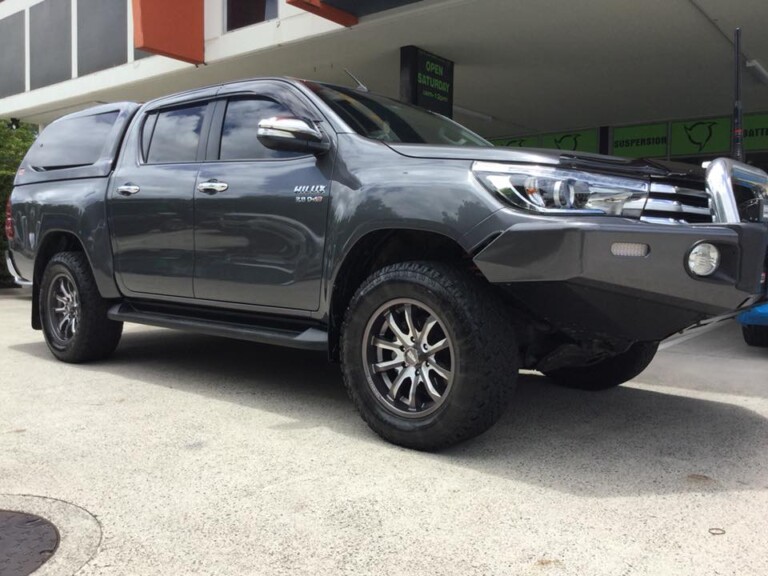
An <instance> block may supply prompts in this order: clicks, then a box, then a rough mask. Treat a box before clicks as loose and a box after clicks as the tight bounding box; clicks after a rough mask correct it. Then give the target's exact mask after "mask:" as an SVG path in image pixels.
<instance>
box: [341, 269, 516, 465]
mask: <svg viewBox="0 0 768 576" xmlns="http://www.w3.org/2000/svg"><path fill="white" fill-rule="evenodd" d="M505 318H506V313H505V310H504V309H503V304H502V303H501V302H500V301H498V300H497V297H496V294H495V293H493V292H492V291H491V290H490V287H489V286H487V285H486V284H484V283H483V282H481V281H480V280H478V279H477V278H475V277H473V276H472V275H470V274H469V273H467V272H466V271H464V270H462V269H459V268H458V265H457V266H450V265H448V264H443V263H432V262H408V263H401V264H395V265H392V266H388V267H386V268H383V269H381V270H379V271H378V272H376V273H375V274H373V275H372V276H371V277H370V278H368V280H366V281H365V282H364V283H363V285H362V286H361V287H360V289H359V290H358V291H357V293H356V294H355V296H354V298H353V299H352V302H351V303H350V305H349V308H348V309H347V312H346V315H345V322H344V328H343V333H342V342H341V351H342V364H343V372H344V382H345V385H346V387H347V391H348V393H349V395H350V397H351V398H352V400H353V401H354V403H355V405H356V406H357V409H358V410H359V412H360V414H361V416H362V417H363V419H364V420H365V421H366V422H367V423H368V425H369V426H370V427H371V428H372V429H373V430H374V431H375V432H376V433H377V434H379V435H380V436H381V437H382V438H384V439H386V440H388V441H390V442H392V443H394V444H399V445H401V446H406V447H409V448H415V449H418V450H437V449H440V448H445V447H447V446H450V445H453V444H456V443H458V442H461V441H463V440H466V439H469V438H472V437H474V436H477V435H478V434H481V433H482V432H484V431H485V430H487V429H488V428H490V427H491V426H492V425H493V424H494V423H495V422H496V421H497V420H498V419H499V417H500V416H501V415H502V414H503V412H504V409H505V408H506V406H507V403H508V401H509V399H510V397H511V395H512V392H513V390H514V385H515V382H516V379H517V369H518V350H517V344H516V339H515V334H514V331H513V330H512V327H511V323H509V322H505V321H504V319H505Z"/></svg>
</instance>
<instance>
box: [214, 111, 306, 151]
mask: <svg viewBox="0 0 768 576" xmlns="http://www.w3.org/2000/svg"><path fill="white" fill-rule="evenodd" d="M292 115H293V114H291V111H290V110H288V108H286V107H285V106H283V105H282V104H280V103H279V102H276V101H275V100H271V99H269V98H250V99H244V100H230V101H229V102H228V103H227V112H226V114H225V115H224V124H223V126H222V129H221V149H220V151H219V160H265V159H270V158H292V157H296V156H303V155H304V154H302V153H300V152H285V151H279V150H271V149H269V148H267V147H266V146H264V145H263V144H262V143H261V142H259V139H258V137H257V131H258V127H259V122H260V121H261V120H263V119H265V118H272V117H274V116H292Z"/></svg>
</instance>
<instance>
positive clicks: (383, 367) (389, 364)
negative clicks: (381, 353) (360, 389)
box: [372, 358, 403, 374]
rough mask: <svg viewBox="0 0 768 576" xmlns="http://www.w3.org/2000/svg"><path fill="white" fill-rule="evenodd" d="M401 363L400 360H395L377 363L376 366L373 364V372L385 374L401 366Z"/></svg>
mask: <svg viewBox="0 0 768 576" xmlns="http://www.w3.org/2000/svg"><path fill="white" fill-rule="evenodd" d="M402 365H403V361H402V360H401V359H400V358H395V359H394V360H386V361H385V362H379V363H378V364H374V365H373V366H372V367H373V371H374V372H375V373H376V374H378V373H379V372H386V371H388V370H392V369H393V368H397V367H398V366H402Z"/></svg>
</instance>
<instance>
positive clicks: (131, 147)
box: [110, 90, 215, 298]
mask: <svg viewBox="0 0 768 576" xmlns="http://www.w3.org/2000/svg"><path fill="white" fill-rule="evenodd" d="M213 94H215V90H214V91H209V92H207V93H197V94H196V95H195V97H194V99H193V100H192V101H184V102H175V103H174V104H173V105H172V106H168V107H163V108H159V109H155V110H149V111H145V112H144V113H143V118H140V119H139V121H140V122H141V124H140V125H139V127H138V132H135V133H134V134H133V136H132V140H129V142H128V143H127V145H126V148H125V150H124V153H125V154H126V155H128V158H125V159H124V160H123V162H121V165H120V166H119V167H118V169H117V171H116V172H115V175H114V177H113V179H112V189H111V192H110V215H111V225H112V237H113V251H114V257H115V269H116V274H117V277H118V281H119V282H120V283H121V285H122V288H123V289H124V290H125V291H126V293H127V294H128V295H135V296H141V295H161V296H171V297H188V298H192V297H193V296H194V293H193V286H192V284H193V270H194V219H193V214H194V212H193V200H194V191H195V184H196V182H197V174H198V171H199V169H200V161H201V160H202V159H203V158H204V155H205V145H206V136H207V131H208V126H209V125H210V113H211V111H212V110H213V107H214V104H213V103H212V102H211V101H210V98H206V96H213Z"/></svg>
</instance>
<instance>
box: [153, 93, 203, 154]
mask: <svg viewBox="0 0 768 576" xmlns="http://www.w3.org/2000/svg"><path fill="white" fill-rule="evenodd" d="M206 107H207V104H199V105H195V106H187V107H185V108H174V109H173V110H165V111H163V112H160V113H159V114H157V121H156V122H155V123H154V130H153V131H152V134H151V140H150V142H149V151H148V153H147V162H148V163H150V164H160V163H167V162H194V161H196V160H197V146H198V144H199V143H200V130H201V128H202V126H203V118H204V116H205V109H206ZM148 124H150V122H146V123H145V130H146V127H147V125H148ZM145 135H146V131H145Z"/></svg>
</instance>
